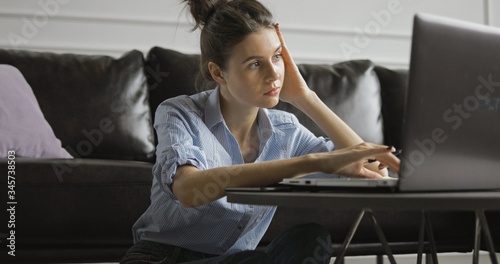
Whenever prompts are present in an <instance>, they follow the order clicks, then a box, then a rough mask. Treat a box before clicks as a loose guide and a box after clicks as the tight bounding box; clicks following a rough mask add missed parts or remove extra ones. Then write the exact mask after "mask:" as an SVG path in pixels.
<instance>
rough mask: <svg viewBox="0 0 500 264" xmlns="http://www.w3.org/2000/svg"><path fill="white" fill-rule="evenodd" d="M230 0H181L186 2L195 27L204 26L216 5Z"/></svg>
mask: <svg viewBox="0 0 500 264" xmlns="http://www.w3.org/2000/svg"><path fill="white" fill-rule="evenodd" d="M229 1H230V0H183V2H187V6H188V7H189V11H190V12H191V15H192V16H193V18H194V21H195V23H196V24H195V29H196V28H200V29H201V28H202V27H203V26H205V24H206V22H207V20H208V19H209V18H210V17H211V16H212V15H213V14H214V13H215V11H216V10H217V7H219V6H221V5H224V4H227V3H228V2H229Z"/></svg>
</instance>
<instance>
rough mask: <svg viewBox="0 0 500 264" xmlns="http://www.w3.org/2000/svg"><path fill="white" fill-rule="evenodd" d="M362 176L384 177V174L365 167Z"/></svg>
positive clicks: (371, 177) (370, 177)
mask: <svg viewBox="0 0 500 264" xmlns="http://www.w3.org/2000/svg"><path fill="white" fill-rule="evenodd" d="M361 176H362V177H364V178H369V179H382V178H384V176H382V175H380V174H379V173H376V172H374V171H372V170H369V169H366V168H363V173H362V174H361Z"/></svg>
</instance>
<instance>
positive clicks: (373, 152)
mask: <svg viewBox="0 0 500 264" xmlns="http://www.w3.org/2000/svg"><path fill="white" fill-rule="evenodd" d="M358 146H359V147H358V148H357V149H355V150H354V158H355V159H356V161H361V160H365V159H367V160H368V163H373V162H375V161H377V159H376V157H377V156H381V155H383V154H388V153H390V152H391V151H392V150H393V149H394V148H392V147H387V146H382V145H375V144H367V145H365V144H364V143H363V144H361V145H358ZM373 157H375V158H373Z"/></svg>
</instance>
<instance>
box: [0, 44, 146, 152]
mask: <svg viewBox="0 0 500 264" xmlns="http://www.w3.org/2000/svg"><path fill="white" fill-rule="evenodd" d="M0 63H3V64H10V65H13V66H15V67H17V68H18V69H19V70H20V71H21V72H22V73H23V75H24V76H25V78H26V80H27V81H28V83H29V84H30V85H31V87H32V88H33V92H34V94H35V95H36V98H37V99H38V102H39V104H40V108H41V110H42V112H43V114H44V115H45V118H46V119H47V121H48V122H49V124H50V125H51V126H52V129H53V130H54V133H55V135H56V136H57V137H58V138H59V139H60V140H61V142H62V145H63V147H65V148H66V149H67V150H68V151H69V152H70V153H71V154H72V155H73V156H74V157H83V158H107V159H130V160H147V159H149V158H151V157H152V156H153V154H154V142H153V140H154V139H153V132H152V122H151V113H150V108H149V104H148V91H147V85H146V78H145V74H144V71H143V69H144V57H143V54H142V53H141V52H139V51H130V52H128V53H126V54H124V55H123V56H122V57H121V58H117V59H115V58H112V57H109V56H87V55H74V54H54V53H41V52H30V51H16V50H0Z"/></svg>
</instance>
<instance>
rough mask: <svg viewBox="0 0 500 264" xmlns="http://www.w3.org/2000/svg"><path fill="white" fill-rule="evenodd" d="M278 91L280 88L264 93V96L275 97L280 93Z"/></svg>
mask: <svg viewBox="0 0 500 264" xmlns="http://www.w3.org/2000/svg"><path fill="white" fill-rule="evenodd" d="M280 90H281V87H276V88H273V89H272V90H271V91H269V92H267V93H265V94H264V95H267V96H276V95H278V94H279V93H280Z"/></svg>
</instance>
